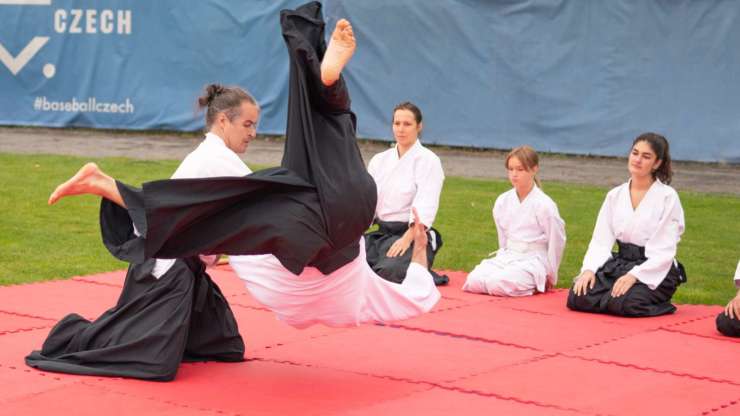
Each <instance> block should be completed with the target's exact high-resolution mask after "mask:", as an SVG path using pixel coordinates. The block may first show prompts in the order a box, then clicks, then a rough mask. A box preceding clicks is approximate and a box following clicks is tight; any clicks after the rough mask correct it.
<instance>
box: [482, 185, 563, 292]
mask: <svg viewBox="0 0 740 416" xmlns="http://www.w3.org/2000/svg"><path fill="white" fill-rule="evenodd" d="M493 221H494V222H495V223H496V231H497V234H498V246H499V250H511V251H518V252H526V253H531V254H532V255H533V256H536V257H537V258H538V260H539V261H541V262H542V263H544V264H545V265H546V267H545V268H546V270H547V280H548V281H550V283H552V285H553V286H555V285H556V284H557V282H558V268H559V267H560V261H561V260H562V258H563V250H564V249H565V222H564V221H563V219H562V218H560V213H559V212H558V207H557V205H555V202H554V201H553V200H552V199H550V197H549V196H547V195H546V194H545V193H544V192H542V190H541V189H540V188H539V187H538V186H537V185H534V187H533V188H532V191H530V192H529V194H528V195H527V197H526V198H524V201H521V202H520V201H519V197H518V196H517V194H516V189H511V190H508V191H506V192H504V193H503V194H501V195H499V197H498V198H496V202H495V203H494V204H493ZM499 253H501V251H499ZM501 254H502V253H501ZM537 280H538V282H537V286H538V287H537V289H538V290H539V291H544V279H543V280H542V281H539V279H537Z"/></svg>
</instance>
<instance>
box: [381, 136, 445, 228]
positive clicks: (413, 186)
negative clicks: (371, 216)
mask: <svg viewBox="0 0 740 416" xmlns="http://www.w3.org/2000/svg"><path fill="white" fill-rule="evenodd" d="M367 170H368V173H370V176H372V177H373V179H374V180H375V185H376V187H377V189H378V203H377V205H376V208H375V217H376V218H377V219H379V220H381V221H405V222H409V223H411V222H413V220H414V216H413V213H412V212H411V208H412V207H414V208H416V210H417V211H418V212H419V219H420V220H421V222H422V223H423V224H424V225H425V226H426V227H427V228H431V227H432V224H433V223H434V218H435V217H436V216H437V210H438V209H439V195H440V193H441V192H442V184H443V183H444V179H445V175H444V171H443V170H442V162H441V161H440V160H439V157H437V155H435V154H434V153H433V152H432V151H431V150H429V149H427V148H426V147H424V146H422V145H421V142H420V141H419V140H417V141H416V143H414V145H413V146H412V147H411V148H410V149H409V150H408V151H407V152H406V153H405V154H404V155H403V157H401V158H399V157H398V150H397V149H396V148H395V147H392V148H390V149H388V150H386V151H384V152H381V153H378V154H377V155H375V156H373V158H372V159H370V163H369V164H368V167H367Z"/></svg>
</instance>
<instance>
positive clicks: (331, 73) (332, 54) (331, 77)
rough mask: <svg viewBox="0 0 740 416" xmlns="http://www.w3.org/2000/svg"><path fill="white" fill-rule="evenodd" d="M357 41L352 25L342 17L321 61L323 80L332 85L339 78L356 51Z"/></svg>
mask: <svg viewBox="0 0 740 416" xmlns="http://www.w3.org/2000/svg"><path fill="white" fill-rule="evenodd" d="M356 46H357V42H356V41H355V34H354V32H353V31H352V25H351V24H350V23H349V21H348V20H347V19H340V20H339V21H338V22H337V25H336V26H335V27H334V32H333V33H332V34H331V39H329V45H328V46H327V48H326V52H325V53H324V59H323V60H322V61H321V82H323V83H324V85H326V86H331V85H333V84H334V83H335V82H337V80H338V79H339V75H340V74H341V73H342V70H343V69H344V66H345V65H347V63H348V62H349V60H350V58H352V54H354V53H355V48H356Z"/></svg>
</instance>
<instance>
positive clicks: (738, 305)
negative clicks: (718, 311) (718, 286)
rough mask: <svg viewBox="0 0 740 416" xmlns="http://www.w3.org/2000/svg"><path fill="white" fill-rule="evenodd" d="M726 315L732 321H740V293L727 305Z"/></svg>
mask: <svg viewBox="0 0 740 416" xmlns="http://www.w3.org/2000/svg"><path fill="white" fill-rule="evenodd" d="M725 315H727V316H729V317H730V319H740V291H738V292H737V296H735V297H734V298H733V299H732V300H731V301H729V302H728V303H727V306H726V307H725Z"/></svg>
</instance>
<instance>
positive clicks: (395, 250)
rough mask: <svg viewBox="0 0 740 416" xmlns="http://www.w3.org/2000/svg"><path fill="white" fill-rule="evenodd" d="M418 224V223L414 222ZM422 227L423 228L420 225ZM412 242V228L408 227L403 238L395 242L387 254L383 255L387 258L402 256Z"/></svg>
mask: <svg viewBox="0 0 740 416" xmlns="http://www.w3.org/2000/svg"><path fill="white" fill-rule="evenodd" d="M416 224H418V222H416ZM422 227H424V226H423V225H422ZM412 241H414V227H413V226H412V227H409V229H408V230H406V232H405V233H403V236H402V237H401V238H399V239H398V240H396V242H395V243H393V245H391V248H389V249H388V252H387V253H385V255H386V256H388V257H397V256H403V255H404V253H406V250H408V249H409V247H410V246H411V242H412Z"/></svg>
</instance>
